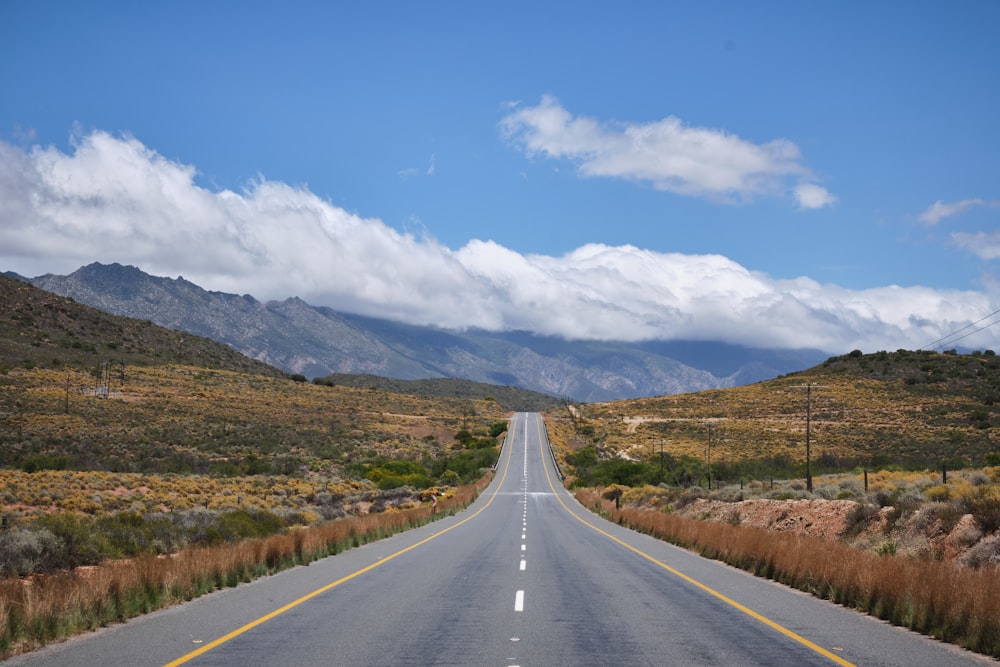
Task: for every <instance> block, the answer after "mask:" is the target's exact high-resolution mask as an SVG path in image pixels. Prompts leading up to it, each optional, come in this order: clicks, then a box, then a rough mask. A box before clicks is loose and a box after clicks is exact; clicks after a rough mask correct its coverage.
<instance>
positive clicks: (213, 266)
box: [0, 128, 1000, 353]
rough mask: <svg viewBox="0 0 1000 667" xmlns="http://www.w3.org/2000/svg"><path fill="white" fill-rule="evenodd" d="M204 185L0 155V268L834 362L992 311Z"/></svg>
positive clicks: (145, 159)
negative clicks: (735, 347)
mask: <svg viewBox="0 0 1000 667" xmlns="http://www.w3.org/2000/svg"><path fill="white" fill-rule="evenodd" d="M588 131H589V130H586V128H584V129H582V130H580V132H582V133H583V134H586V133H587V132H588ZM195 174H196V172H195V169H194V168H193V167H191V166H189V165H184V164H180V163H177V162H174V161H171V160H167V159H165V158H163V157H162V156H160V155H158V154H157V153H156V152H154V151H152V150H150V149H149V148H147V147H146V146H144V145H143V144H142V143H140V142H139V141H138V140H136V139H134V138H131V137H114V136H111V135H109V134H107V133H103V132H94V133H92V134H90V135H87V136H84V137H82V138H80V139H78V140H77V141H76V142H75V144H74V146H73V149H72V151H71V152H70V153H69V154H67V153H63V152H61V151H59V150H57V149H55V148H41V147H34V148H31V149H27V150H25V149H22V148H18V147H15V146H12V145H10V144H6V143H3V142H0V269H2V270H13V271H17V272H19V273H22V274H25V275H28V276H35V275H39V274H41V273H46V272H53V273H68V272H71V271H73V270H75V269H76V268H78V267H80V266H81V265H83V264H87V263H90V262H93V261H100V262H105V263H110V262H121V263H124V264H134V265H137V266H139V267H140V268H141V269H143V270H144V271H147V272H149V273H152V274H154V275H165V276H177V275H183V276H184V277H185V278H187V279H188V280H191V281H192V282H195V283H197V284H199V285H201V286H202V287H205V288H206V289H214V290H220V291H225V292H231V293H240V294H242V293H250V294H253V295H254V296H256V297H257V298H261V299H271V298H277V299H283V298H286V297H289V296H300V297H302V298H304V299H305V300H307V301H309V302H310V303H313V304H315V305H325V306H330V307H332V308H336V309H340V310H345V311H350V312H357V313H363V314H367V315H372V316H377V317H385V318H391V319H397V320H401V321H405V322H411V323H415V324H432V325H438V326H443V327H449V328H459V329H460V328H467V327H481V328H485V329H493V330H497V329H524V330H530V331H534V332H538V333H543V334H551V335H556V336H563V337H567V338H585V339H587V338H590V339H613V340H644V339H667V340H669V339H697V340H719V341H727V342H731V343H740V344H745V345H751V346H760V347H786V346H787V347H817V348H820V349H823V350H827V351H829V352H831V353H841V352H845V351H848V350H850V349H853V348H861V349H864V350H877V349H897V348H915V347H920V346H922V345H925V344H927V343H929V342H930V341H933V340H935V339H937V338H940V337H942V336H944V335H945V334H948V333H950V332H951V331H953V330H956V329H959V328H961V327H963V326H965V325H967V324H968V323H970V322H974V321H976V320H977V319H979V318H980V317H982V315H983V314H984V313H988V312H991V311H993V310H996V308H997V304H996V303H995V302H994V301H993V300H991V298H990V297H989V295H987V294H985V293H979V292H971V291H964V292H959V291H944V290H934V289H930V288H924V287H906V288H904V287H895V286H890V287H882V288H875V289H868V290H860V291H856V290H848V289H845V288H841V287H838V286H835V285H820V284H818V283H816V282H814V281H812V280H809V279H808V278H800V279H797V280H791V281H783V280H776V279H773V278H771V277H769V276H767V275H765V274H762V273H758V272H754V271H751V270H749V269H747V268H746V267H743V266H741V265H740V264H737V263H736V262H733V261H732V260H730V259H728V258H726V257H723V256H720V255H682V254H676V253H659V252H653V251H650V250H644V249H641V248H637V247H633V246H627V245H626V246H617V247H611V246H605V245H600V244H590V245H584V246H582V247H580V248H577V249H576V250H574V251H572V252H570V253H568V254H566V255H563V256H561V257H551V256H544V255H523V254H520V253H518V252H516V251H514V250H511V249H509V248H505V247H503V246H500V245H498V244H496V243H494V242H491V241H484V240H474V241H471V242H469V243H468V244H467V245H465V246H464V247H462V248H460V249H458V250H451V249H449V248H447V247H444V246H442V245H440V244H439V243H437V242H436V241H434V240H433V239H431V238H429V237H426V236H415V235H412V234H404V233H400V232H398V231H396V230H394V229H392V228H390V227H388V226H386V225H385V224H383V223H382V222H381V221H379V220H376V219H369V218H362V217H360V216H358V215H356V214H353V213H349V212H347V211H344V210H343V209H340V208H338V207H336V206H334V205H332V204H331V203H330V202H328V201H326V200H323V199H321V198H319V197H317V196H316V195H314V194H312V193H311V192H309V191H308V190H306V189H304V188H295V187H291V186H288V185H285V184H283V183H279V182H273V181H268V180H266V179H264V178H258V179H257V180H255V181H253V182H251V183H249V184H248V185H247V186H246V188H245V189H244V190H243V191H241V192H234V191H230V190H223V191H211V190H208V189H205V188H202V187H199V186H198V185H196V184H195V182H194V177H195ZM995 241H996V239H995V238H994V242H995ZM977 336H978V338H975V337H974V338H970V339H968V341H967V342H968V343H969V344H970V345H977V346H980V347H994V348H995V347H996V346H997V344H998V342H1000V340H998V337H1000V330H997V331H994V330H992V329H991V330H988V331H986V332H983V333H982V334H978V335H977Z"/></svg>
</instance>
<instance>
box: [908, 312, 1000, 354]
mask: <svg viewBox="0 0 1000 667" xmlns="http://www.w3.org/2000/svg"><path fill="white" fill-rule="evenodd" d="M998 313H1000V308H998V309H997V310H994V311H993V312H992V313H990V314H989V315H986V316H985V317H981V318H979V319H978V320H976V321H975V322H972V323H970V324H966V325H965V326H964V327H962V328H961V329H958V330H956V331H952V332H951V333H950V334H948V335H946V336H942V337H941V338H938V339H937V340H935V341H932V342H930V343H928V344H927V345H924V346H922V347H920V348H919V349H920V350H923V349H925V348H930V349H933V350H936V349H938V348H941V347H944V346H945V345H951V344H952V343H954V342H956V341H960V340H962V339H963V338H968V337H969V336H971V335H973V334H976V333H979V332H980V331H983V330H984V329H988V328H990V327H992V326H994V325H997V324H1000V320H996V321H994V322H990V323H989V324H987V325H985V326H981V327H977V328H975V329H973V330H972V331H970V332H969V333H967V334H964V335H962V336H958V334H960V333H962V332H963V331H965V330H966V329H970V328H973V327H976V325H977V324H979V323H980V322H983V321H984V320H988V319H990V318H991V317H993V316H994V315H996V314H998ZM952 336H958V338H955V339H953V340H948V339H949V338H952ZM944 341H947V342H944Z"/></svg>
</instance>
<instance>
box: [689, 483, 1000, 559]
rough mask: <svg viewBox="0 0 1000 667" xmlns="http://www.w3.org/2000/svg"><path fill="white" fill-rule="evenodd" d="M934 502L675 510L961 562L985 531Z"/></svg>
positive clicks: (720, 505) (784, 503)
mask: <svg viewBox="0 0 1000 667" xmlns="http://www.w3.org/2000/svg"><path fill="white" fill-rule="evenodd" d="M933 509H934V508H933V507H927V508H924V509H920V510H916V511H913V512H910V513H907V514H906V515H905V516H904V515H903V513H901V512H900V511H899V510H897V509H896V508H894V507H882V508H875V507H872V506H868V507H867V508H860V509H859V505H858V503H856V502H854V501H852V500H822V499H809V500H767V499H754V500H744V501H741V502H735V503H734V502H724V501H721V500H708V499H705V498H700V499H697V500H695V501H693V502H691V503H690V504H687V505H685V506H684V507H681V508H679V509H676V510H675V513H676V514H677V515H679V516H683V517H686V518H689V519H697V520H700V521H716V522H725V523H732V524H739V525H741V526H749V527H754V528H763V529H766V530H774V531H787V532H794V533H797V534H800V535H808V536H811V537H817V538H821V539H826V540H831V541H843V542H846V543H848V544H850V545H852V546H855V547H857V548H859V549H863V550H866V551H877V552H879V553H891V554H897V553H898V554H900V555H908V556H915V557H932V558H935V559H940V560H947V561H962V559H963V556H965V555H966V554H967V552H969V550H970V549H971V548H973V547H974V546H976V545H977V544H981V543H985V542H988V541H991V540H992V541H996V539H997V538H996V537H990V536H984V535H983V532H982V531H981V530H980V529H979V527H978V526H977V523H976V521H975V519H974V517H973V516H972V515H971V514H964V515H954V516H945V515H938V514H936V513H935V512H934V511H933Z"/></svg>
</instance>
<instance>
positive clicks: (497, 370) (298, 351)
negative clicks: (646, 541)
mask: <svg viewBox="0 0 1000 667" xmlns="http://www.w3.org/2000/svg"><path fill="white" fill-rule="evenodd" d="M7 275H9V276H11V277H14V278H18V279H20V280H23V281H25V282H28V283H31V284H32V285H34V286H36V287H39V288H41V289H44V290H46V291H49V292H53V293H55V294H59V295H61V296H66V297H70V298H72V299H74V300H75V301H78V302H80V303H82V304H85V305H88V306H92V307H95V308H98V309H101V310H104V311H106V312H109V313H113V314H116V315H124V316H127V317H131V318H137V319H141V320H149V321H151V322H154V323H156V324H159V325H161V326H165V327H169V328H172V329H177V330H180V331H186V332H188V333H192V334H196V335H199V336H204V337H207V338H211V339H213V340H216V341H219V342H222V343H225V344H227V345H229V346H230V347H232V348H233V349H235V350H237V351H239V352H242V353H243V354H245V355H247V356H248V357H251V358H253V359H257V360H259V361H263V362H265V363H268V364H271V365H273V366H276V367H278V368H280V369H283V370H285V371H287V372H289V373H297V374H301V375H304V376H307V377H310V378H319V377H325V376H327V375H331V374H344V373H350V374H370V375H378V376H382V377H386V378H395V379H402V380H410V379H426V378H461V379H466V380H473V381H476V382H485V383H490V384H497V385H506V386H517V387H523V388H525V389H531V390H533V391H539V392H544V393H548V394H552V395H555V396H559V397H564V398H568V399H572V400H575V401H581V402H599V401H608V400H617V399H623V398H639V397H645V396H658V395H665V394H677V393H686V392H693V391H701V390H705V389H719V388H724V387H732V386H737V385H743V384H749V383H753V382H757V381H760V380H765V379H770V378H773V377H776V376H778V375H783V374H785V373H789V372H793V371H798V370H802V369H804V368H808V367H811V366H813V365H815V364H817V363H820V362H821V361H823V360H824V359H826V358H827V356H828V355H827V354H825V353H823V352H821V351H819V350H808V349H807V350H784V349H769V350H762V349H752V348H746V347H741V346H736V345H729V344H725V343H713V342H695V341H672V342H640V343H625V342H608V341H569V340H564V339H561V338H555V337H549V336H540V335H537V334H533V333H530V332H525V331H512V332H496V331H484V330H477V329H471V330H466V331H452V330H444V329H438V328H434V327H422V326H414V325H409V324H403V323H400V322H394V321H390V320H385V319H378V318H373V317H366V316H361V315H354V314H349V313H343V312H338V311H335V310H333V309H331V308H327V307H323V306H313V305H310V304H308V303H306V302H305V301H303V300H302V299H299V298H297V297H291V298H288V299H285V300H284V301H267V302H261V301H258V300H257V299H255V298H254V297H252V296H250V295H248V294H245V295H237V294H227V293H223V292H214V291H208V290H205V289H203V288H201V287H199V286H198V285H196V284H194V283H192V282H190V281H188V280H185V279H184V278H183V277H178V278H166V277H157V276H151V275H149V274H147V273H145V272H143V271H142V270H140V269H138V268H136V267H134V266H123V265H121V264H99V263H93V264H89V265H87V266H84V267H82V268H80V269H78V270H77V271H74V272H73V273H71V274H69V275H65V276H60V275H53V274H45V275H42V276H38V277H35V278H25V277H23V276H18V275H16V274H11V273H8V274H7Z"/></svg>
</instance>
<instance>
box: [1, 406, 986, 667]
mask: <svg viewBox="0 0 1000 667" xmlns="http://www.w3.org/2000/svg"><path fill="white" fill-rule="evenodd" d="M7 664H10V665H45V666H46V667H49V666H53V667H54V666H61V665H66V666H70V665H72V666H74V667H79V666H81V665H101V666H103V667H109V666H117V665H129V666H135V667H142V666H145V665H150V666H153V665H157V666H159V665H170V666H179V665H199V666H203V665H269V666H270V665H352V666H353V665H378V666H380V667H384V666H387V665H460V666H469V665H483V666H500V667H509V666H511V665H518V666H520V667H527V666H535V665H537V666H546V667H550V666H552V665H684V666H688V665H767V666H776V665H789V666H792V665H795V666H799V665H866V666H867V665H900V666H904V665H905V666H906V667H941V666H943V665H948V666H951V665H956V666H958V665H983V664H996V663H995V662H994V661H992V660H989V659H987V658H984V657H982V656H978V655H975V654H972V653H969V652H967V651H963V650H961V649H958V648H955V647H952V646H949V645H945V644H941V643H939V642H935V641H933V640H930V639H928V638H926V637H922V636H919V635H916V634H914V633H911V632H908V631H905V630H901V629H898V628H894V627H892V626H889V625H887V624H885V623H883V622H881V621H877V620H874V619H872V618H870V617H867V616H864V615H862V614H859V613H856V612H854V611H851V610H847V609H844V608H842V607H838V606H836V605H834V604H831V603H828V602H825V601H822V600H817V599H814V598H812V597H810V596H808V595H805V594H803V593H800V592H797V591H794V590H791V589H789V588H786V587H784V586H781V585H778V584H775V583H773V582H770V581H766V580H763V579H757V578H755V577H752V576H750V575H748V574H746V573H744V572H741V571H739V570H735V569H733V568H730V567H728V566H725V565H721V564H719V563H716V562H714V561H709V560H706V559H704V558H700V557H698V556H696V555H694V554H691V553H689V552H687V551H684V550H681V549H678V548H676V547H673V546H671V545H668V544H665V543H663V542H660V541H658V540H655V539H653V538H650V537H648V536H645V535H640V534H638V533H635V532H633V531H631V530H628V529H626V528H622V527H621V526H618V525H616V524H613V523H610V522H607V521H604V520H603V519H600V518H599V517H596V516H594V515H593V514H592V513H590V512H588V511H587V510H585V509H584V508H582V507H581V506H580V505H579V504H578V503H577V502H576V501H575V500H574V499H573V498H572V496H571V495H570V494H569V493H568V492H566V491H565V490H564V489H563V488H562V487H561V486H560V485H559V484H558V482H557V481H556V473H555V470H554V467H553V464H552V460H551V457H550V455H549V450H548V443H547V440H546V437H545V431H544V425H543V423H542V419H541V417H540V416H539V415H537V414H535V413H518V414H516V415H515V416H514V417H513V419H512V421H511V426H510V429H509V434H508V437H507V440H506V442H505V444H504V448H503V452H502V455H501V458H500V465H499V467H498V470H497V476H496V479H495V480H494V481H493V483H492V484H491V485H490V486H489V488H488V489H487V490H486V491H485V492H484V494H483V495H482V496H481V497H480V498H479V500H477V501H476V502H475V503H474V504H473V505H472V506H471V507H470V508H468V509H467V510H465V511H464V512H462V513H460V514H459V515H457V516H454V517H449V518H446V519H442V520H441V521H438V522H435V523H433V524H430V525H427V526H424V527H421V528H418V529H415V530H412V531H408V532H406V533H403V534H400V535H396V536H394V537H391V538H388V539H385V540H382V541H380V542H377V543H373V544H369V545H366V546H363V547H359V548H357V549H352V550H350V551H347V552H344V553H341V554H339V555H337V556H332V557H330V558H326V559H324V560H322V561H319V562H316V563H313V564H312V565H310V566H308V567H299V568H295V569H293V570H289V571H286V572H283V573H280V574H277V575H275V576H272V577H268V578H266V579H261V580H258V581H255V582H253V583H250V584H245V585H242V586H239V587H238V588H235V589H229V590H225V591H220V592H218V593H214V594H212V595H209V596H206V597H203V598H200V599H198V600H195V601H192V602H190V603H187V604H184V605H180V606H177V607H174V608H171V609H167V610H164V611H161V612H157V613H154V614H150V615H148V616H146V617H143V618H140V619H136V620H134V621H131V622H129V623H125V624H122V625H119V626H115V627H113V628H108V629H105V630H101V631H99V632H96V633H92V634H90V635H87V636H84V637H80V638H76V639H73V640H70V641H68V642H65V643H63V644H60V645H56V646H52V647H48V648H45V649H42V650H40V651H37V652H35V653H33V654H29V655H26V656H20V657H16V658H13V659H11V660H10V661H8V663H7Z"/></svg>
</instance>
